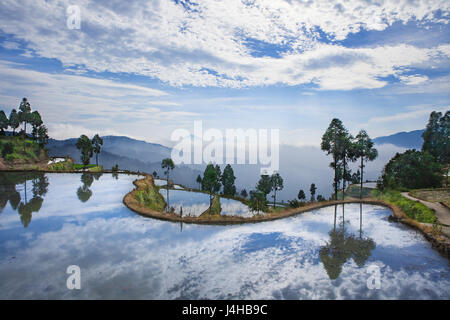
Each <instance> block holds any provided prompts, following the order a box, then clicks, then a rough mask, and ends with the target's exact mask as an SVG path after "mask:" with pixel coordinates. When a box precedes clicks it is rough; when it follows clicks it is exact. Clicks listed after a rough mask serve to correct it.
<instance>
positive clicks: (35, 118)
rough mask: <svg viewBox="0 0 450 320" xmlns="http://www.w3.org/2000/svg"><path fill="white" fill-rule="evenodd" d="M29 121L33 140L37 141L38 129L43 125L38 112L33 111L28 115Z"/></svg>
mask: <svg viewBox="0 0 450 320" xmlns="http://www.w3.org/2000/svg"><path fill="white" fill-rule="evenodd" d="M29 121H30V124H31V126H32V127H33V131H32V135H33V140H36V139H37V135H38V128H39V127H40V126H41V125H42V123H43V122H42V118H41V115H40V114H39V112H37V111H33V112H32V113H31V114H30V116H29Z"/></svg>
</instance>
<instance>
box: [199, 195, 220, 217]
mask: <svg viewBox="0 0 450 320" xmlns="http://www.w3.org/2000/svg"><path fill="white" fill-rule="evenodd" d="M221 211H222V207H221V206H220V197H219V196H218V195H217V194H216V195H214V198H213V199H212V201H211V207H210V208H208V209H206V210H205V212H203V213H202V214H201V216H204V215H220V212H221Z"/></svg>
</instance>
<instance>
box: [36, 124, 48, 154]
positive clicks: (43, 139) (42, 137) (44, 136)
mask: <svg viewBox="0 0 450 320" xmlns="http://www.w3.org/2000/svg"><path fill="white" fill-rule="evenodd" d="M48 138H49V137H48V131H47V127H46V126H44V125H41V126H39V128H38V130H37V142H38V143H39V146H40V147H41V148H43V147H44V146H45V145H46V144H47V143H48Z"/></svg>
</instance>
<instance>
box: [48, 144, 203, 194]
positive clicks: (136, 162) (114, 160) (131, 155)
mask: <svg viewBox="0 0 450 320" xmlns="http://www.w3.org/2000/svg"><path fill="white" fill-rule="evenodd" d="M102 139H103V146H102V149H101V152H100V154H99V156H98V162H99V164H100V165H102V166H103V167H104V168H105V169H110V168H112V167H113V166H114V165H116V164H118V165H119V168H120V169H127V170H132V171H141V172H147V173H152V172H153V171H156V172H157V173H158V174H159V175H160V176H162V175H163V170H162V169H161V160H162V159H164V158H169V157H170V154H171V149H170V148H168V147H165V146H163V145H161V144H156V143H149V142H145V141H140V140H135V139H132V138H129V137H124V136H104V137H102ZM77 140H78V139H77V138H71V139H66V140H55V139H49V141H48V144H47V150H48V153H49V155H50V156H70V157H71V158H73V159H75V161H77V162H79V161H80V150H78V149H77V147H76V143H77ZM91 163H95V155H94V157H92V159H91ZM200 173H201V172H200V171H197V170H193V169H191V168H188V167H186V166H177V167H176V168H175V170H174V171H173V172H171V173H170V176H171V178H172V179H174V181H177V183H181V184H184V185H186V186H190V187H194V186H195V179H196V178H197V175H198V174H200Z"/></svg>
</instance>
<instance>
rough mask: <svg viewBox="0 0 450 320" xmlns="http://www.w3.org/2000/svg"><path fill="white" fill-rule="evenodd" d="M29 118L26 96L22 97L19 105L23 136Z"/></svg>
mask: <svg viewBox="0 0 450 320" xmlns="http://www.w3.org/2000/svg"><path fill="white" fill-rule="evenodd" d="M30 120H31V105H30V103H29V102H28V100H27V98H23V99H22V102H21V103H20V106H19V121H20V122H23V123H24V126H23V128H24V136H25V137H26V136H27V123H28V122H30Z"/></svg>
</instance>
